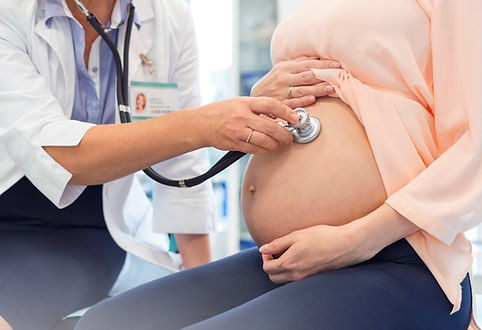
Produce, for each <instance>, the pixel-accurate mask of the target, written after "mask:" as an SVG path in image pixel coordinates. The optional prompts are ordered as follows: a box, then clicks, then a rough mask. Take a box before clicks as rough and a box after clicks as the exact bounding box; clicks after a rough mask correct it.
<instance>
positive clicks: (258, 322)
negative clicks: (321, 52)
mask: <svg viewBox="0 0 482 330" xmlns="http://www.w3.org/2000/svg"><path fill="white" fill-rule="evenodd" d="M462 288H463V302H462V308H461V310H460V311H459V312H457V313H455V314H453V315H450V311H451V309H452V305H451V304H450V303H449V301H448V300H447V298H446V297H445V295H444V293H443V292H442V290H441V289H440V287H439V285H438V284H437V282H436V281H435V279H434V278H433V276H432V275H431V273H430V272H429V271H428V269H427V267H426V266H425V265H424V264H423V262H422V261H421V260H420V258H419V257H418V256H417V255H416V253H415V252H414V250H413V249H412V248H411V246H410V245H409V244H408V243H407V241H406V240H400V241H398V242H395V243H394V244H392V245H390V246H388V247H386V248H385V249H384V250H382V251H381V252H380V253H378V254H377V255H376V256H375V257H374V258H372V259H371V260H369V261H367V262H364V263H361V264H359V265H356V266H352V267H348V268H345V269H341V270H336V271H331V272H327V273H323V274H319V275H315V276H312V277H309V278H306V279H303V280H300V281H296V282H292V283H289V284H285V285H277V284H273V283H272V282H270V280H269V278H268V277H267V275H266V274H265V273H264V272H263V270H262V261H261V256H260V254H259V252H258V251H257V250H256V249H250V250H247V251H245V252H241V253H238V254H236V255H234V256H232V257H229V258H226V259H223V260H220V261H217V262H214V263H211V264H208V265H204V266H201V267H197V268H194V269H191V270H187V271H184V272H180V273H176V274H173V275H170V276H167V277H165V278H161V279H159V280H156V281H153V282H150V283H148V284H145V285H143V286H141V287H138V288H135V289H133V290H131V291H128V292H126V293H123V294H121V295H119V296H115V297H113V298H110V299H108V300H106V301H103V302H101V303H99V304H97V305H96V306H94V307H93V308H92V309H90V310H89V311H88V312H87V313H86V314H85V315H84V316H83V317H82V318H81V319H80V322H79V323H78V325H77V328H76V330H97V329H116V330H124V329H125V330H127V329H129V330H130V329H163V330H168V329H181V328H185V327H186V329H190V330H200V329H206V330H217V329H219V330H236V329H240V330H241V329H243V330H245V329H250V330H254V329H260V330H261V329H262V330H270V329H273V330H274V329H276V330H282V329H287V330H288V329H289V330H292V329H303V330H305V329H316V330H325V329H326V330H353V329H357V330H419V329H420V330H422V329H424V330H435V329H436V330H466V329H467V327H468V325H469V321H470V315H471V288H470V282H469V279H468V277H467V278H465V279H464V281H463V282H462Z"/></svg>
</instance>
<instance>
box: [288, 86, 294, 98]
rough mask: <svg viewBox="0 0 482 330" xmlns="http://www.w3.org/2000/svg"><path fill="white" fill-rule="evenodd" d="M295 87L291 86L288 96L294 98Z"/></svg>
mask: <svg viewBox="0 0 482 330" xmlns="http://www.w3.org/2000/svg"><path fill="white" fill-rule="evenodd" d="M293 88H295V87H294V86H291V87H290V88H288V98H292V97H293Z"/></svg>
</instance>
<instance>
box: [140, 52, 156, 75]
mask: <svg viewBox="0 0 482 330" xmlns="http://www.w3.org/2000/svg"><path fill="white" fill-rule="evenodd" d="M139 57H140V58H141V61H142V63H143V64H144V65H147V66H148V67H149V72H150V73H151V74H155V73H156V69H154V62H152V61H151V60H150V59H149V58H148V57H147V56H146V55H145V54H139Z"/></svg>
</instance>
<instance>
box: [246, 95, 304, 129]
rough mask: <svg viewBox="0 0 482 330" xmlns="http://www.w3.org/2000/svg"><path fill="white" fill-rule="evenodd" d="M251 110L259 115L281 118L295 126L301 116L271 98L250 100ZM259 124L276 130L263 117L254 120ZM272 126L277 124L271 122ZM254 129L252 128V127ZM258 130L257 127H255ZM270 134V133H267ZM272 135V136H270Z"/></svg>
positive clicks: (252, 98)
mask: <svg viewBox="0 0 482 330" xmlns="http://www.w3.org/2000/svg"><path fill="white" fill-rule="evenodd" d="M248 102H249V108H250V110H251V111H252V112H253V113H254V114H257V115H261V114H263V115H266V116H268V117H271V118H280V119H283V120H286V121H287V122H289V123H291V124H295V123H296V122H298V120H299V115H298V114H297V113H296V112H295V111H294V110H293V109H291V108H290V107H288V106H286V105H285V104H283V103H281V102H280V101H276V100H274V99H271V98H269V97H251V98H249V101H248ZM252 120H255V121H256V122H258V123H264V125H265V126H270V127H272V128H274V127H275V126H273V125H270V124H269V122H270V121H269V120H267V119H266V118H264V117H262V116H256V118H254V117H253V118H252ZM271 124H276V123H274V122H273V121H271ZM250 127H252V126H250ZM253 128H256V127H253ZM265 133H269V132H265ZM268 135H271V134H268Z"/></svg>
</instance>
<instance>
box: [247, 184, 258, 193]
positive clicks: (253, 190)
mask: <svg viewBox="0 0 482 330" xmlns="http://www.w3.org/2000/svg"><path fill="white" fill-rule="evenodd" d="M248 191H249V193H250V194H251V195H254V193H255V192H256V187H255V186H254V185H251V186H249V188H248Z"/></svg>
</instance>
